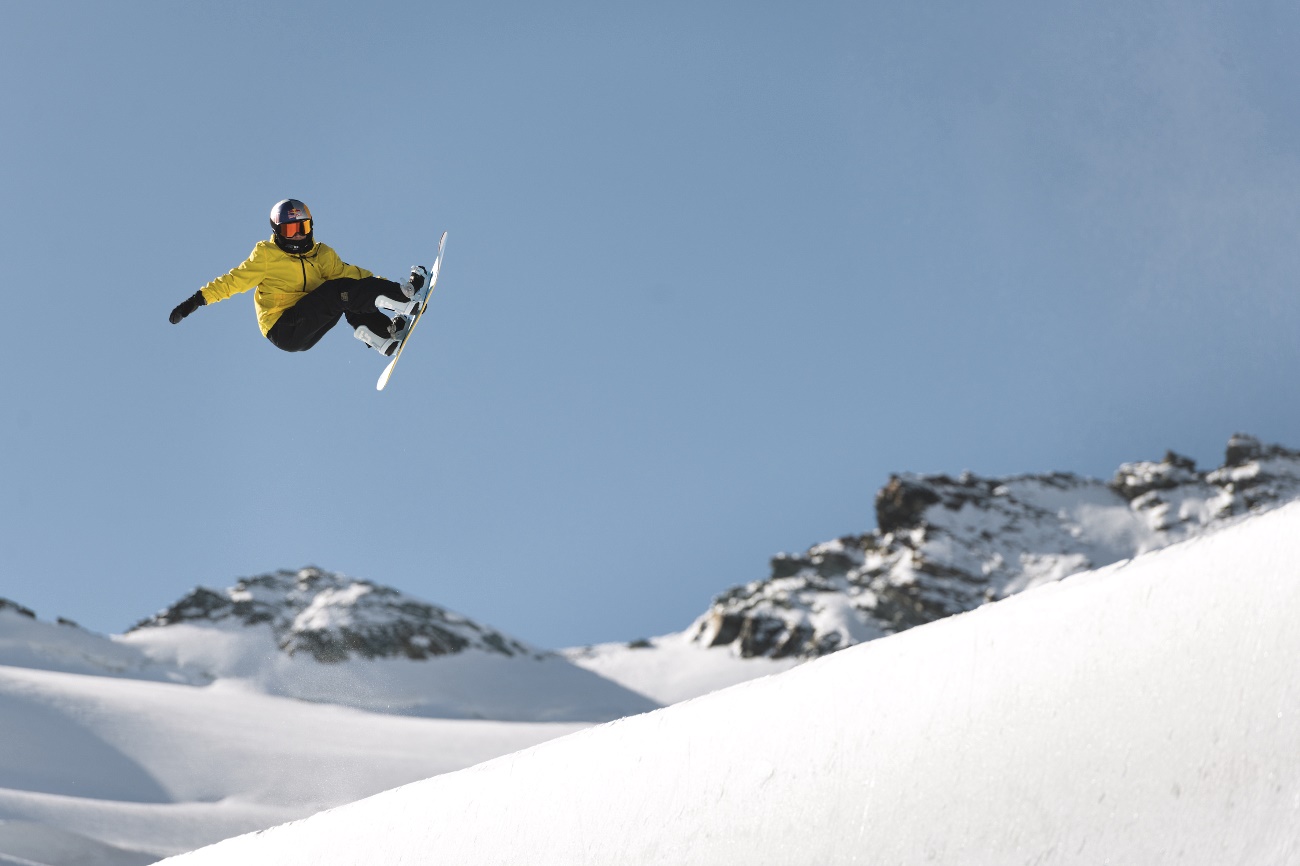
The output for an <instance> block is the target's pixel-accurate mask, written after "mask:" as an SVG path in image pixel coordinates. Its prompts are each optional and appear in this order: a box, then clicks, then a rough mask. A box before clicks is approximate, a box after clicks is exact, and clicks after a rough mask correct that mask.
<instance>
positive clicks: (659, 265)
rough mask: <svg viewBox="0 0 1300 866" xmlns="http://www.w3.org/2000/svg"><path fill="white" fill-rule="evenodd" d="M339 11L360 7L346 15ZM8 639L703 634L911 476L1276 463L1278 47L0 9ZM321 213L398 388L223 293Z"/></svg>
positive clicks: (557, 14) (711, 18)
mask: <svg viewBox="0 0 1300 866" xmlns="http://www.w3.org/2000/svg"><path fill="white" fill-rule="evenodd" d="M363 7H364V8H363ZM0 12H3V18H4V25H3V27H0V88H2V90H0V94H2V97H0V99H2V102H0V107H2V108H3V110H2V111H0V133H2V135H0V139H2V140H3V142H4V144H3V150H2V151H0V153H3V159H2V161H0V165H3V170H2V171H0V221H2V222H0V267H3V273H4V276H5V282H6V286H7V293H8V297H9V299H10V314H9V316H8V317H7V328H6V336H7V339H5V340H4V342H3V345H0V388H2V389H3V395H4V410H3V415H2V416H0V455H2V456H0V459H2V460H3V467H4V473H3V475H4V478H3V484H2V485H0V596H3V597H7V598H11V599H13V600H15V601H18V602H20V603H23V604H25V605H27V606H29V607H32V608H34V609H35V610H36V611H37V613H38V614H40V615H41V616H42V618H46V619H53V618H54V617H55V616H65V617H68V618H71V619H74V620H76V621H78V622H80V623H82V624H83V625H85V626H87V627H90V628H93V629H96V630H99V631H105V632H119V631H122V630H124V629H125V628H127V627H128V626H130V625H131V624H132V623H133V622H135V621H136V620H138V619H140V618H143V617H145V616H147V615H149V614H151V613H152V612H154V611H155V610H157V609H159V608H161V607H164V606H166V605H168V604H170V603H171V602H172V601H174V600H176V599H177V598H179V597H180V596H181V595H182V594H184V593H185V592H187V591H188V590H189V589H190V588H191V587H193V586H195V585H198V584H204V585H212V586H227V585H229V584H230V583H232V582H233V581H234V580H235V579H236V578H238V577H240V576H246V575H252V574H257V573H260V572H263V571H268V570H273V569H277V568H296V567H299V566H302V565H307V564H314V565H319V566H321V567H323V568H327V569H331V570H336V571H342V572H345V573H347V574H350V575H353V576H356V577H362V578H367V579H371V580H375V581H378V582H382V583H387V584H391V585H394V586H396V587H398V588H400V589H402V590H405V591H407V592H410V593H412V594H414V595H416V596H418V597H421V598H424V599H427V600H429V601H432V602H435V603H438V604H442V605H445V606H447V607H450V608H452V609H454V610H457V611H459V612H461V613H464V614H466V615H469V616H471V617H473V618H476V619H478V620H481V621H483V622H486V623H489V624H491V625H493V626H496V627H498V628H500V629H502V630H504V631H506V632H508V633H510V634H511V635H513V636H516V637H519V638H521V639H524V640H527V641H531V642H533V643H535V644H539V645H541V646H551V647H557V646H568V645H575V644H581V643H588V642H595V641H603V640H630V639H633V638H637V637H641V636H646V635H654V634H662V633H665V632H669V631H676V630H679V629H681V628H684V627H685V626H686V625H687V624H688V623H689V622H690V621H691V620H692V619H693V618H694V617H695V616H696V615H698V614H699V613H701V612H703V610H704V609H705V608H706V607H707V605H708V603H709V601H710V599H711V597H712V596H713V595H715V594H717V593H719V592H721V591H723V590H725V589H726V588H727V587H729V586H731V585H733V584H737V583H743V582H747V581H750V580H754V579H758V578H762V577H765V576H766V575H767V560H768V557H770V556H771V555H773V554H775V553H777V552H779V551H782V550H802V549H804V548H806V547H807V546H809V545H811V544H814V543H817V542H820V541H823V540H826V539H830V538H833V537H836V536H838V535H841V534H846V533H852V532H862V531H866V530H868V529H871V528H872V527H873V526H874V514H873V510H872V498H873V496H874V493H875V491H876V490H877V489H878V488H879V487H880V485H881V484H883V483H884V482H885V481H886V480H887V479H888V476H889V474H890V473H891V472H895V471H918V472H953V473H956V472H960V471H962V470H965V469H969V470H972V471H974V472H978V473H981V474H989V475H998V474H1013V473H1020V472H1032V471H1043V470H1071V471H1075V472H1080V473H1083V474H1087V475H1092V476H1097V477H1109V476H1110V474H1111V473H1112V472H1113V471H1114V470H1115V469H1116V467H1117V466H1118V464H1119V463H1121V462H1124V461H1129V460H1137V459H1158V458H1159V457H1161V456H1162V455H1163V453H1164V451H1165V449H1166V448H1173V449H1175V450H1178V451H1180V452H1182V453H1185V454H1188V455H1190V456H1192V457H1194V458H1196V459H1197V460H1198V461H1199V462H1200V463H1201V464H1202V465H1206V466H1214V465H1218V463H1219V461H1220V460H1221V457H1222V450H1223V446H1224V444H1225V442H1226V440H1227V438H1228V436H1229V435H1231V434H1232V433H1233V432H1236V431H1239V430H1240V431H1245V432H1250V433H1254V434H1255V435H1258V436H1260V437H1262V438H1264V439H1266V440H1270V441H1278V442H1283V443H1285V444H1290V445H1293V446H1300V400H1297V399H1296V396H1295V393H1294V392H1295V390H1296V386H1295V381H1296V376H1295V372H1296V370H1297V368H1298V365H1300V349H1297V332H1298V331H1300V294H1298V293H1297V277H1300V249H1298V246H1297V238H1298V237H1300V206H1298V205H1297V193H1298V192H1300V112H1297V110H1296V109H1297V104H1298V103H1300V71H1298V70H1297V68H1296V66H1295V63H1294V46H1295V44H1296V43H1297V40H1298V39H1300V7H1297V6H1296V4H1294V3H1292V2H1282V0H1278V2H1255V0H1246V2H1240V0H1236V2H1226V0H1225V2H1195V0H1192V2H1156V0H1103V2H1066V3H1051V4H1046V3H1041V2H1028V0H1026V2H1007V0H998V2H990V3H982V4H970V3H965V2H956V0H953V2H917V3H864V2H844V3H838V2H811V3H805V4H791V3H768V2H698V0H691V2H676V0H666V2H657V3H642V4H625V3H610V2H607V0H601V2H595V0H592V2H567V3H561V4H537V3H526V2H483V0H472V2H470V0H465V2H459V0H457V2H435V3H389V2H382V0H380V2H373V3H367V4H357V3H350V2H348V3H345V2H330V0H324V2H317V3H312V4H268V3H251V2H222V3H211V4H194V3H179V2H149V3H146V2H132V0H125V2H121V3H114V4H103V3H90V2H59V0H50V2H42V3H35V2H0ZM285 197H295V198H301V199H303V200H304V201H306V202H307V203H308V205H309V206H310V207H311V208H312V211H313V215H314V216H315V218H316V234H317V239H318V240H320V241H323V242H325V243H328V244H330V245H331V246H333V247H334V248H335V249H336V250H337V251H338V252H339V253H340V254H341V255H342V257H343V258H344V259H345V260H346V261H350V262H352V263H354V264H357V265H360V266H362V267H365V268H368V269H370V270H373V271H375V272H377V273H380V274H383V275H385V276H389V277H400V276H401V275H402V274H403V273H404V272H405V270H406V269H407V267H408V266H410V265H411V264H413V263H415V262H427V261H428V260H430V259H431V258H432V253H433V249H434V244H435V241H436V238H437V235H438V233H439V232H441V231H443V230H446V231H448V232H449V239H448V251H447V260H446V263H445V267H444V270H443V278H442V281H441V283H440V284H439V289H438V294H437V296H436V297H435V299H434V302H433V304H432V305H431V307H430V315H429V318H427V319H426V320H425V322H424V323H423V324H422V325H421V328H420V331H418V332H417V334H416V337H415V339H414V340H413V341H412V343H411V345H410V347H409V349H408V351H407V352H406V354H405V355H404V357H403V360H402V364H401V365H400V366H399V368H398V370H397V373H396V374H395V376H394V378H393V381H392V383H391V384H390V385H389V387H388V389H387V390H386V391H384V392H383V393H376V392H375V390H374V381H375V379H376V378H377V377H378V374H379V371H380V369H381V368H382V366H383V359H381V358H380V357H379V356H378V355H376V354H375V353H374V352H371V351H369V350H367V349H365V348H364V347H363V346H362V345H361V344H360V343H359V342H358V341H356V340H354V339H353V338H352V337H351V335H350V334H349V333H348V332H347V330H346V329H345V328H342V327H341V328H339V329H338V330H337V331H336V332H335V333H332V334H330V335H329V336H328V337H327V338H326V339H325V341H324V342H323V343H322V344H321V345H319V346H318V347H317V348H316V349H314V350H312V351H311V352H308V353H305V354H298V355H290V354H285V353H282V352H280V351H278V350H276V349H275V348H274V347H272V346H271V345H270V344H269V343H268V342H267V341H266V340H265V339H264V338H262V337H261V335H260V333H259V332H258V329H257V326H256V321H255V317H254V313H253V301H252V297H251V295H242V296H238V297H236V298H233V299H231V300H229V301H226V302H224V303H222V304H219V305H214V306H212V307H208V308H204V309H201V310H199V311H198V312H196V313H195V314H194V315H193V316H192V317H190V318H189V319H187V320H186V321H185V322H183V323H182V324H181V325H178V326H172V325H170V324H168V322H167V314H168V312H169V311H170V310H171V308H172V307H173V306H174V305H176V304H177V303H179V302H180V301H181V300H183V299H184V298H185V297H187V296H188V295H190V294H192V293H193V292H194V291H195V290H196V289H198V288H199V287H200V286H201V285H203V284H204V283H205V282H207V281H208V280H210V279H212V278H214V277H216V276H219V275H221V274H223V273H225V272H226V271H227V270H229V269H230V268H232V267H234V266H235V265H237V264H239V263H240V262H241V261H243V259H244V258H245V257H246V256H247V254H248V253H249V251H250V250H251V249H252V247H253V245H254V244H255V243H256V242H257V241H258V240H261V239H263V238H266V237H267V236H268V235H269V228H268V226H267V214H268V211H269V210H270V207H271V205H272V204H273V203H274V202H275V201H276V200H278V199H280V198H285Z"/></svg>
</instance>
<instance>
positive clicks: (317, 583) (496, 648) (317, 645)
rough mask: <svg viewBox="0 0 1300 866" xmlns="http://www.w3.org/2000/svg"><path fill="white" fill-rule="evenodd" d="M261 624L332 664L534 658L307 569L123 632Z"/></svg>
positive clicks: (403, 599) (249, 582) (258, 581)
mask: <svg viewBox="0 0 1300 866" xmlns="http://www.w3.org/2000/svg"><path fill="white" fill-rule="evenodd" d="M182 623H184V624H197V625H212V624H225V625H241V626H262V625H265V626H267V627H269V628H270V629H271V631H272V633H273V634H274V636H275V640H276V644H277V646H279V648H280V649H281V650H282V651H284V652H285V653H287V654H288V655H291V656H292V655H297V654H300V653H306V654H308V655H310V656H312V657H313V658H315V659H316V660H317V661H320V662H325V663H335V662H342V661H345V660H347V659H348V658H350V657H358V658H365V659H377V658H407V659H415V660H424V659H428V658H432V657H435V656H444V655H453V654H456V653H460V652H463V651H465V650H468V649H478V650H483V651H485V652H488V653H494V654H500V655H503V656H515V655H523V656H526V655H530V654H531V655H535V654H536V652H535V651H534V650H532V649H530V648H529V647H527V646H526V645H524V644H522V643H520V642H519V641H516V640H512V639H510V638H507V637H505V636H504V635H502V634H501V633H499V632H497V631H494V630H492V629H489V628H485V627H484V626H481V625H479V624H478V623H475V622H474V621H472V620H470V619H468V618H466V617H463V616H460V615H458V614H454V613H452V612H450V611H448V610H446V609H444V608H441V607H438V606H437V605H433V604H429V603H427V602H423V601H419V600H417V599H414V598H411V597H410V596H407V595H405V594H403V593H402V592H400V591H398V590H396V589H393V588H392V587H388V586H383V585H381V584H377V583H372V582H370V581H366V580H358V579H355V578H350V577H347V576H345V575H341V574H336V573H333V572H328V571H324V570H323V569H320V568H316V567H314V566H308V567H306V568H301V569H298V570H296V571H293V570H280V571H275V572H271V573H269V574H262V575H258V576H256V577H246V578H241V579H240V580H239V581H238V582H237V583H236V584H235V585H234V586H232V587H230V588H228V589H226V590H224V591H216V590H212V589H208V588H206V587H197V588H195V589H194V590H193V591H192V592H190V593H189V594H188V595H186V596H185V597H184V598H182V599H181V600H180V601H178V602H176V603H175V604H174V605H172V606H171V607H169V608H167V609H166V610H164V611H161V612H160V613H158V614H155V615H154V616H152V617H150V618H149V619H146V620H144V621H142V622H140V623H138V624H137V625H135V626H134V627H133V628H132V629H131V631H133V632H134V631H138V630H142V629H154V628H165V627H167V626H171V625H178V624H182Z"/></svg>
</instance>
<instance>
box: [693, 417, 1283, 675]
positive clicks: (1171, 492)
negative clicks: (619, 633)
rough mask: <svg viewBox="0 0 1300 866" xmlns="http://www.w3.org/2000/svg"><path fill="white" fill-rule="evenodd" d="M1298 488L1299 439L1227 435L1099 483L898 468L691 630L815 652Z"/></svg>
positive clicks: (762, 650) (782, 654)
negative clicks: (1204, 455) (1212, 445)
mask: <svg viewBox="0 0 1300 866" xmlns="http://www.w3.org/2000/svg"><path fill="white" fill-rule="evenodd" d="M1297 497H1300V451H1293V450H1290V449H1287V448H1284V447H1282V446H1279V445H1265V444H1263V443H1261V442H1260V441H1259V440H1258V439H1255V438H1254V437H1252V436H1247V435H1245V434H1237V435H1235V436H1233V437H1232V438H1231V440H1230V441H1229V442H1228V447H1227V452H1226V456H1225V460H1224V465H1223V466H1221V467H1219V468H1218V469H1215V470H1213V471H1210V472H1200V471H1198V470H1197V469H1196V465H1195V462H1194V461H1192V460H1191V459H1189V458H1187V457H1183V456H1181V455H1178V454H1175V453H1173V452H1169V453H1167V454H1166V455H1165V458H1164V459H1163V460H1161V461H1160V462H1139V463H1127V464H1124V465H1122V466H1121V467H1120V468H1119V470H1118V471H1117V472H1116V474H1115V477H1114V478H1113V479H1112V480H1111V481H1109V482H1103V481H1099V480H1096V479H1092V478H1085V477H1081V476H1078V475H1075V474H1072V473H1061V472H1055V473H1048V474H1037V475H1020V476H1014V477H1009V478H984V477H980V476H978V475H975V474H973V473H969V472H967V473H963V474H962V475H961V476H959V477H957V478H952V477H950V476H948V475H917V474H911V473H905V474H898V475H894V476H892V477H891V478H890V479H889V482H888V483H887V484H886V485H885V486H884V487H883V488H882V489H881V490H880V491H879V492H878V493H877V494H876V499H875V506H876V516H877V524H878V528H877V529H876V530H874V531H871V532H868V533H864V534H862V535H857V536H846V537H843V538H838V539H835V540H832V541H828V542H825V543H822V544H817V545H814V546H813V547H811V548H809V549H808V550H807V551H806V552H805V553H803V554H800V555H789V554H780V555H778V556H776V557H774V558H773V559H772V571H771V575H770V576H769V577H768V578H767V579H765V580H760V581H755V582H752V583H750V584H747V585H745V586H739V587H735V588H733V589H731V590H729V591H727V592H725V593H723V594H722V595H720V596H718V597H717V598H716V599H715V600H714V602H713V604H712V606H711V607H710V608H709V610H708V611H707V612H706V613H705V614H703V615H702V616H701V617H699V618H698V619H697V620H696V622H695V623H694V624H693V625H692V626H691V628H690V629H689V630H688V634H689V636H690V638H691V639H692V640H693V641H695V642H696V643H697V644H699V645H701V646H705V647H720V646H729V647H731V648H732V649H733V651H734V652H735V653H736V654H738V655H740V656H743V657H746V658H752V657H759V656H763V657H769V658H774V659H779V658H811V657H816V656H821V655H825V654H827V653H831V652H834V651H835V650H838V649H842V648H844V647H846V646H851V645H853V644H857V643H862V642H864V641H868V640H873V639H875V638H878V637H882V636H884V635H888V634H893V633H896V632H900V631H904V630H906V629H909V628H912V627H914V626H917V625H922V624H924V623H927V622H932V621H934V620H937V619H942V618H944V617H947V616H951V615H953V614H957V613H962V612H964V611H969V610H973V609H974V608H976V607H979V606H980V605H982V604H985V603H987V602H989V601H996V600H998V599H1001V598H1006V597H1007V596H1010V595H1014V594H1016V593H1019V592H1022V591H1023V590H1026V589H1029V588H1031V587H1034V586H1038V585H1040V584H1044V583H1051V582H1054V581H1058V580H1060V579H1062V578H1064V577H1067V576H1069V575H1071V574H1076V573H1078V572H1081V571H1087V570H1090V569H1095V568H1100V567H1102V566H1106V565H1110V564H1112V563H1115V562H1119V561H1121V560H1126V559H1131V558H1133V557H1135V556H1138V555H1140V554H1142V553H1145V552H1147V551H1151V550H1157V549H1160V548H1163V547H1167V546H1169V545H1171V544H1174V543H1177V542H1179V541H1183V540H1186V539H1188V538H1191V537H1194V536H1197V535H1200V534H1202V533H1204V532H1206V531H1209V530H1213V529H1216V528H1218V527H1221V526H1223V525H1226V524H1227V523H1229V522H1232V521H1235V520H1236V519H1238V518H1240V517H1241V516H1243V515H1247V514H1252V513H1260V512H1263V511H1267V510H1270V509H1272V508H1275V507H1277V506H1279V505H1282V504H1284V503H1286V502H1289V501H1291V500H1293V499H1295V498H1297Z"/></svg>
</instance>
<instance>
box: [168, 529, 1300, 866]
mask: <svg viewBox="0 0 1300 866" xmlns="http://www.w3.org/2000/svg"><path fill="white" fill-rule="evenodd" d="M1297 610H1300V505H1290V506H1286V507H1283V508H1280V509H1278V510H1275V511H1273V512H1272V513H1269V514H1264V515H1262V516H1258V517H1255V518H1253V519H1250V520H1247V521H1244V522H1240V523H1239V524H1237V525H1231V526H1227V527H1225V528H1222V529H1220V530H1219V531H1217V532H1211V533H1209V534H1206V535H1204V536H1202V537H1199V538H1195V539H1193V540H1190V541H1187V542H1184V543H1181V544H1177V545H1174V546H1170V547H1167V548H1165V549H1163V550H1159V551H1156V552H1152V553H1148V554H1146V555H1144V556H1141V557H1139V558H1137V559H1135V560H1133V561H1125V562H1120V563H1116V564H1113V565H1111V566H1110V567H1108V568H1103V569H1101V570H1099V571H1095V572H1091V573H1088V574H1081V575H1076V576H1074V577H1072V578H1070V579H1069V580H1065V581H1061V582H1057V583H1052V584H1048V585H1044V586H1041V587H1038V588H1036V589H1034V590H1032V591H1029V592H1024V593H1022V594H1018V595H1016V596H1014V597H1012V598H1009V599H1006V600H1003V601H1000V602H998V603H995V604H989V605H985V606H983V607H981V608H979V609H978V610H975V611H973V612H970V613H966V614H963V615H959V616H953V617H949V618H946V619H943V620H941V621H938V622H933V623H930V624H928V625H924V626H922V627H919V628H914V629H911V630H908V631H906V632H904V633H902V634H896V635H893V636H890V637H887V638H885V639H882V640H876V641H872V642H870V643H867V644H864V645H862V646H856V647H852V648H849V649H846V650H843V651H842V652H839V653H836V654H834V655H830V656H828V657H825V658H822V659H819V660H816V661H812V662H809V663H807V664H804V665H801V666H799V667H798V668H796V669H794V670H791V671H789V672H786V673H783V674H779V675H777V676H773V677H768V678H764V679H761V680H755V681H752V682H749V683H744V684H742V685H738V686H735V687H733V688H730V689H726V690H723V691H720V692H715V693H713V694H711V695H708V696H705V697H702V698H698V699H695V700H692V701H687V702H684V703H681V704H677V705H674V706H671V707H667V708H665V709H662V710H659V711H656V712H652V713H647V714H643V715H639V716H635V717H632V718H627V719H623V720H620V721H617V722H613V723H609V724H606V725H603V726H600V727H597V728H592V729H588V730H585V731H581V732H578V733H575V734H573V735H570V736H567V737H564V738H561V739H558V740H553V741H550V742H547V743H544V744H541V745H538V746H535V747H533V748H531V749H528V750H526V751H523V752H520V753H517V754H513V755H510V756H507V757H502V758H498V759H495V760H492V761H489V762H487V763H484V764H481V765H479V766H476V767H473V768H470V769H466V770H462V771H459V772H455V773H451V774H447V775H443V776H439V777H437V778H433V779H429V780H426V781H422V782H416V783H413V784H410V785H407V786H404V787H401V788H397V789H395V790H392V791H388V792H385V793H383V794H379V795H377V796H374V797H370V798H368V799H365V800H362V801H360V802H357V803H353V804H350V805H347V806H343V807H340V808H337V809H333V810H330V811H326V812H323V813H321V814H318V815H315V816H313V817H311V818H308V819H305V820H302V821H297V822H295V823H291V824H288V825H285V826H282V827H277V828H275V829H272V830H269V831H266V832H263V833H259V834H254V835H246V836H242V837H239V838H236V839H231V840H227V841H225V842H222V843H219V844H217V845H215V846H212V847H209V848H205V849H202V850H200V851H195V852H191V853H189V854H186V855H182V856H180V857H178V858H176V859H175V860H173V861H168V862H174V863H175V864H177V866H205V864H218V863H219V864H230V863H239V864H242V866H257V864H267V866H293V864H304V866H307V864H311V866H342V864H362V863H399V862H402V863H424V862H448V863H460V864H471V863H515V862H521V861H527V862H529V863H541V864H551V863H553V864H573V863H613V862H620V863H660V862H664V863H700V864H706V863H707V864H716V863H719V862H740V863H746V862H761V863H809V864H812V863H838V862H866V863H916V862H921V861H926V862H938V863H954V864H982V863H989V864H1004V863H1035V864H1059V863H1069V864H1095V863H1106V862H1110V863H1144V864H1152V863H1169V862H1175V861H1176V862H1180V863H1191V864H1207V866H1208V864H1214V866H1218V864H1222V863H1291V862H1296V860H1297V858H1300V673H1298V672H1297V668H1296V664H1295V660H1296V659H1297V658H1300V629H1296V628H1295V613H1296V611H1297Z"/></svg>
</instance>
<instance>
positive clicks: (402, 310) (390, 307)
mask: <svg viewBox="0 0 1300 866" xmlns="http://www.w3.org/2000/svg"><path fill="white" fill-rule="evenodd" d="M402 291H406V287H405V286H403V287H402ZM375 306H376V307H377V308H379V309H381V310H383V311H384V312H386V313H396V314H397V315H399V316H414V315H415V311H416V310H418V309H420V302H419V301H418V300H415V301H407V302H406V303H402V302H401V301H394V300H393V299H392V298H390V297H388V295H379V296H378V297H376V298H375Z"/></svg>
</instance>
